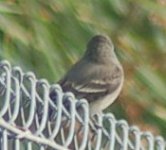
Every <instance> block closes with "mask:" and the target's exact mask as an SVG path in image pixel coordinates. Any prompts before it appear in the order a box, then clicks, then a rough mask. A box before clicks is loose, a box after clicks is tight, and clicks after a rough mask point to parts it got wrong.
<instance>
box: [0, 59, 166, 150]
mask: <svg viewBox="0 0 166 150" xmlns="http://www.w3.org/2000/svg"><path fill="white" fill-rule="evenodd" d="M50 91H54V93H55V98H54V99H50V98H49V93H50ZM66 104H67V105H66ZM165 148H166V143H165V140H164V139H163V138H162V137H161V136H158V137H154V136H153V135H152V134H151V133H150V132H141V131H140V130H139V129H138V128H137V127H136V126H131V127H130V126H129V125H128V124H127V122H126V121H125V120H116V119H115V117H114V116H113V115H112V114H110V113H109V114H103V115H101V116H96V117H95V118H94V119H93V121H92V120H90V118H89V106H88V103H87V102H86V100H76V98H75V97H74V95H73V94H72V93H63V92H62V90H61V87H60V86H59V85H49V84H48V82H47V81H46V80H38V79H36V77H35V75H34V74H33V73H32V72H28V73H23V72H22V70H21V69H20V68H19V67H13V68H12V67H11V66H10V64H9V62H7V61H2V62H1V63H0V150H10V149H11V150H24V149H26V150H33V149H34V150H37V149H40V150H44V149H48V150H49V149H50V150H53V149H55V150H67V149H73V150H85V149H87V150H145V149H147V150H164V149H165Z"/></svg>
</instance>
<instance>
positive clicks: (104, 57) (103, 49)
mask: <svg viewBox="0 0 166 150" xmlns="http://www.w3.org/2000/svg"><path fill="white" fill-rule="evenodd" d="M85 57H86V58H88V59H91V60H93V61H97V62H105V61H109V60H110V59H111V57H114V46H113V44H112V41H111V39H110V38H109V37H107V36H103V35H96V36H94V37H92V39H90V41H89V42H88V44H87V50H86V52H85Z"/></svg>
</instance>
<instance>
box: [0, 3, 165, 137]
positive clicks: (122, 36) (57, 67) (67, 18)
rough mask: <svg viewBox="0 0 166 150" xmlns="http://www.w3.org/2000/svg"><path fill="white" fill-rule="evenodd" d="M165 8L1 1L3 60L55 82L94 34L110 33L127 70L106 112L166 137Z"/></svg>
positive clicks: (155, 5)
mask: <svg viewBox="0 0 166 150" xmlns="http://www.w3.org/2000/svg"><path fill="white" fill-rule="evenodd" d="M165 8H166V0H139V1H132V0H123V1H122V0H93V1H89V0H84V1H82V0H77V1H76V0H70V1H69V0H62V1H58V0H47V1H46V0H35V1H34V0H1V1H0V59H7V60H9V61H10V62H11V63H12V64H13V65H19V66H21V67H22V68H24V70H27V71H28V70H31V71H33V72H35V74H37V77H38V78H47V79H48V80H49V81H50V83H54V82H56V81H57V80H58V79H60V78H61V77H62V76H63V75H64V74H65V72H66V71H67V70H68V69H69V68H70V66H71V65H72V64H73V63H75V62H76V61H77V60H78V59H79V58H80V57H81V55H82V54H83V53H84V51H85V48H86V43H87V41H88V40H89V39H90V38H91V37H92V36H93V35H95V34H107V35H108V36H110V37H111V39H112V41H113V43H114V45H115V48H116V52H117V54H118V57H119V58H120V60H121V63H122V64H123V67H124V70H125V83H124V88H123V91H122V93H121V95H120V97H119V98H118V100H117V101H116V102H115V103H114V104H113V105H112V106H111V107H110V108H108V109H107V111H112V112H113V113H114V114H115V115H116V117H117V118H121V119H122V118H125V119H127V120H128V121H129V122H130V124H136V125H138V126H139V127H140V128H141V129H142V130H150V131H151V132H153V133H154V134H161V135H163V136H164V137H166V9H165Z"/></svg>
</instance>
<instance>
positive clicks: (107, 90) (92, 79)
mask: <svg viewBox="0 0 166 150" xmlns="http://www.w3.org/2000/svg"><path fill="white" fill-rule="evenodd" d="M123 82H124V71H123V67H122V65H121V63H120V61H119V60H118V58H117V56H116V53H115V50H114V45H113V43H112V40H111V39H110V38H109V37H108V36H106V35H95V36H93V37H92V38H91V39H90V40H89V42H88V44H87V46H86V51H85V53H84V54H83V56H82V57H81V58H80V60H78V61H77V62H76V63H75V64H74V65H73V66H72V67H71V68H70V69H69V71H68V72H67V73H66V74H65V75H64V77H63V78H62V79H60V80H59V81H58V84H59V85H60V86H61V88H62V89H63V92H72V93H73V94H74V95H75V97H76V98H77V99H82V98H84V99H86V100H87V102H88V103H89V111H90V116H94V115H95V114H101V113H102V112H103V110H104V109H106V108H107V107H109V106H110V105H111V104H112V103H113V102H114V101H115V100H116V98H117V97H118V96H119V94H120V92H121V90H122V86H123Z"/></svg>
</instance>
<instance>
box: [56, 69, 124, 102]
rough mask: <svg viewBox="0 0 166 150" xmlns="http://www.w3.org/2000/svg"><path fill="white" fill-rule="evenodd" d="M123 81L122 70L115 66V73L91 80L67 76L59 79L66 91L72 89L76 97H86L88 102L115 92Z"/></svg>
mask: <svg viewBox="0 0 166 150" xmlns="http://www.w3.org/2000/svg"><path fill="white" fill-rule="evenodd" d="M121 82H122V70H121V69H120V68H118V67H115V68H114V70H113V74H110V75H109V76H107V77H102V78H100V77H98V78H97V79H92V80H90V81H89V82H87V81H85V80H84V81H82V82H75V80H71V81H70V80H69V79H68V78H67V77H65V78H64V79H62V80H60V81H59V84H60V85H61V87H62V89H63V91H64V92H67V91H70V92H72V93H74V95H75V96H76V98H78V99H80V98H85V99H87V100H88V102H92V101H94V100H97V99H100V98H102V97H104V96H106V95H108V94H110V93H113V92H114V91H115V90H116V89H117V88H118V87H119V86H120V84H121Z"/></svg>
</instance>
